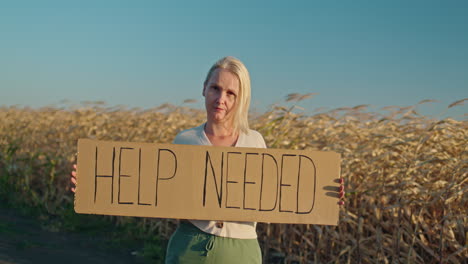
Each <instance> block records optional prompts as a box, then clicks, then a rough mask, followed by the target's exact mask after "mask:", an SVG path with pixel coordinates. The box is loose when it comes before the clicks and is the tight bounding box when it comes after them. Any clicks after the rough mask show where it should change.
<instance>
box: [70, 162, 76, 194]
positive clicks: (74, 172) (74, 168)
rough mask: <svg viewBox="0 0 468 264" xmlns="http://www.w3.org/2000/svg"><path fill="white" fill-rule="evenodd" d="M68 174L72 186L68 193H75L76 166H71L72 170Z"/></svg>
mask: <svg viewBox="0 0 468 264" xmlns="http://www.w3.org/2000/svg"><path fill="white" fill-rule="evenodd" d="M70 174H71V178H70V181H71V183H72V185H73V186H72V187H70V191H72V192H75V191H76V164H73V170H72V172H71V173H70Z"/></svg>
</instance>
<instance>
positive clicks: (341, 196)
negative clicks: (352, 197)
mask: <svg viewBox="0 0 468 264" xmlns="http://www.w3.org/2000/svg"><path fill="white" fill-rule="evenodd" d="M339 183H340V189H339V192H340V196H339V198H340V201H339V202H338V204H339V205H344V204H345V202H344V196H345V193H346V192H345V187H344V179H343V178H340V179H339Z"/></svg>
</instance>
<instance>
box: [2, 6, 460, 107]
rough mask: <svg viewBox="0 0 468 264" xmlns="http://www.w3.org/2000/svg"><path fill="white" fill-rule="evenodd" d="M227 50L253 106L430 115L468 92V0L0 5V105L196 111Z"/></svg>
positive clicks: (200, 105)
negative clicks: (241, 67)
mask: <svg viewBox="0 0 468 264" xmlns="http://www.w3.org/2000/svg"><path fill="white" fill-rule="evenodd" d="M226 55H232V56H235V57H238V58H239V59H241V60H242V61H244V63H245V64H246V65H247V67H248V69H249V71H250V73H251V78H252V93H253V98H252V107H255V108H256V109H257V110H264V109H266V107H268V106H269V105H271V104H273V103H277V102H283V100H284V98H285V96H286V95H287V94H289V93H309V92H314V93H318V95H316V96H315V97H314V98H312V99H309V100H307V101H304V102H301V104H300V105H301V106H302V107H305V108H306V109H308V110H314V109H316V108H319V107H327V108H328V109H331V108H337V107H350V106H356V105H359V104H371V105H373V106H374V107H375V108H378V107H383V106H389V105H399V106H407V105H413V104H416V103H418V102H419V101H421V100H424V99H435V100H438V101H439V103H436V104H429V105H427V106H424V107H422V108H421V111H423V112H424V113H427V114H431V115H434V114H437V113H440V112H442V111H443V108H445V107H446V106H447V105H448V104H450V103H452V102H454V101H456V100H460V99H463V98H466V97H468V1H462V0H460V1H456V0H455V1H421V0H415V1H407V0H398V1H393V0H392V1H370V0H369V1H320V2H319V1H226V2H224V1H149V0H148V1H116V0H113V1H61V0H60V1H2V2H1V3H0V106H1V105H3V106H8V105H22V106H32V107H40V106H45V105H51V104H58V103H59V102H60V101H61V100H63V99H68V100H70V101H71V102H72V103H79V102H81V101H98V100H102V101H105V102H106V103H107V104H108V105H109V106H114V105H119V104H123V105H127V106H129V107H142V108H151V107H154V106H158V105H161V104H162V103H165V102H169V103H172V104H176V105H180V104H181V103H182V101H183V100H185V99H197V100H198V101H199V103H198V104H193V105H192V106H196V107H202V102H203V98H202V96H201V89H202V82H203V79H204V77H205V74H206V72H207V70H208V68H209V67H210V66H211V65H212V64H213V63H214V62H215V61H216V60H217V59H219V58H220V57H223V56H226ZM467 105H468V104H465V105H464V106H459V107H455V108H453V109H450V112H449V113H450V114H453V115H456V116H462V115H463V114H465V113H466V112H467V111H466V110H467Z"/></svg>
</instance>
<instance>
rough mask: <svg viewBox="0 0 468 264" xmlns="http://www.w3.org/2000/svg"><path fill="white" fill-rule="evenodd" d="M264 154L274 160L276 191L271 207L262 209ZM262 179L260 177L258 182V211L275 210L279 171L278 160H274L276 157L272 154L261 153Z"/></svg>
mask: <svg viewBox="0 0 468 264" xmlns="http://www.w3.org/2000/svg"><path fill="white" fill-rule="evenodd" d="M265 156H268V157H270V158H271V159H272V160H273V161H274V162H275V166H276V183H275V186H276V193H275V205H274V206H273V207H272V208H271V209H263V208H262V201H263V200H262V198H263V184H264V182H265V181H264V176H265V170H264V166H265ZM261 177H262V179H261V183H260V201H259V205H260V206H259V210H260V211H273V210H275V208H276V205H277V204H278V186H279V185H278V183H279V179H278V178H279V172H278V162H276V159H275V157H273V156H272V155H270V154H268V153H263V154H262V176H261Z"/></svg>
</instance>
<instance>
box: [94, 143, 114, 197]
mask: <svg viewBox="0 0 468 264" xmlns="http://www.w3.org/2000/svg"><path fill="white" fill-rule="evenodd" d="M114 161H115V147H114V148H113V150H112V166H111V167H112V175H98V174H97V166H98V165H97V164H98V147H97V146H96V157H95V160H94V203H96V196H97V179H98V177H103V178H111V181H112V184H111V186H112V187H111V191H110V194H111V204H112V203H114Z"/></svg>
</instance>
